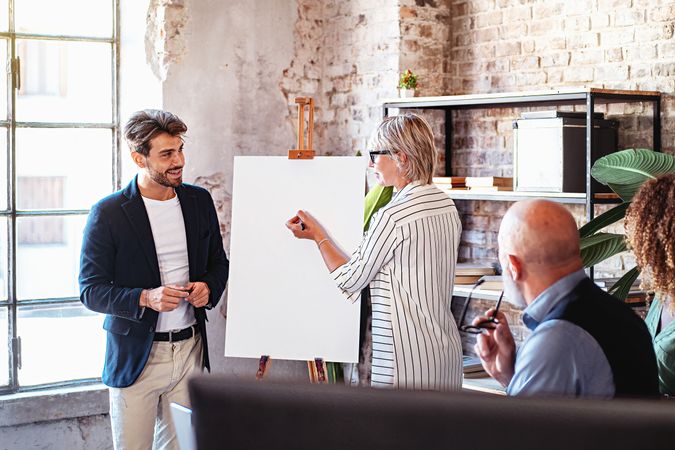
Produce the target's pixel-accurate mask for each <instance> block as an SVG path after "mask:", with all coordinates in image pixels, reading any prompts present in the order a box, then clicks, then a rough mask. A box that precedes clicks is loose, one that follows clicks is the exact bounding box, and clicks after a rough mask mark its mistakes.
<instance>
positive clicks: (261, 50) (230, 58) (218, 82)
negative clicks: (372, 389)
mask: <svg viewBox="0 0 675 450" xmlns="http://www.w3.org/2000/svg"><path fill="white" fill-rule="evenodd" d="M223 5H224V3H223V2H222V1H219V0H187V1H185V2H184V13H185V14H187V16H188V21H187V22H186V24H185V27H184V28H183V30H182V31H181V37H178V36H177V37H176V38H178V39H184V43H183V44H184V48H185V52H184V53H183V55H181V56H180V58H179V60H177V61H174V62H171V63H170V66H169V69H168V72H167V77H166V81H165V82H164V86H163V98H164V108H165V109H167V110H169V111H172V112H174V113H176V114H178V115H179V116H180V117H181V118H182V119H183V120H184V121H185V122H186V123H187V125H188V133H187V139H186V158H187V163H186V168H185V180H186V181H187V182H195V181H196V182H197V183H198V184H202V185H207V186H208V187H209V188H210V190H211V193H212V195H213V196H214V199H215V201H216V203H217V204H218V203H220V206H221V208H222V214H221V215H220V219H221V222H223V223H227V222H229V214H230V208H229V204H228V203H229V198H230V195H231V186H232V164H233V158H234V156H235V155H284V154H286V152H287V151H288V149H290V148H292V147H293V144H294V141H295V135H294V132H293V128H292V125H291V122H289V121H288V120H287V116H288V114H289V109H288V106H287V100H286V98H285V97H284V95H283V93H282V91H281V89H280V87H279V84H280V80H281V77H282V72H283V70H284V69H285V68H286V67H288V65H289V64H290V60H291V58H292V57H293V26H294V24H295V21H296V17H297V12H296V9H297V5H296V2H295V1H271V0H231V1H228V2H227V7H223ZM291 101H292V99H291ZM262 189H264V186H261V194H264V192H262ZM221 208H219V209H221ZM224 216H228V217H224ZM226 228H227V229H228V231H229V227H226ZM226 244H227V237H226ZM227 247H229V245H226V248H227ZM224 312H225V301H222V302H221V304H220V305H218V307H216V308H215V309H214V310H213V311H211V312H210V313H209V347H210V355H211V364H212V370H213V372H216V373H218V372H221V373H222V372H226V373H229V374H233V375H238V376H242V377H251V378H253V377H254V376H255V371H256V369H257V361H254V360H249V359H239V358H236V359H227V360H226V359H225V358H224V356H223V354H224V342H225V319H224ZM269 377H270V378H272V379H274V378H277V379H278V378H286V379H288V378H290V379H298V378H301V379H306V378H307V366H306V364H305V363H300V362H284V361H275V362H273V364H272V368H271V370H270V372H269Z"/></svg>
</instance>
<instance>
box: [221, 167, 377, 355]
mask: <svg viewBox="0 0 675 450" xmlns="http://www.w3.org/2000/svg"><path fill="white" fill-rule="evenodd" d="M366 161H367V160H366V158H362V157H317V158H314V159H312V160H289V159H288V158H285V157H274V156H238V157H235V159H234V179H233V189H232V230H231V239H230V277H229V285H228V300H227V325H226V331H225V356H235V357H248V358H259V357H260V356H261V355H269V356H270V357H271V358H272V359H289V360H301V361H306V360H311V359H314V358H317V357H320V358H323V359H324V360H326V361H336V362H357V361H358V351H359V349H358V342H359V313H360V305H359V302H358V301H357V302H355V303H350V302H349V301H348V300H347V299H346V297H345V296H344V295H343V294H342V293H341V292H340V290H339V289H338V288H337V286H336V284H335V282H334V281H333V279H332V277H331V275H330V273H329V272H328V269H327V268H326V265H325V264H324V262H323V259H322V258H321V254H320V252H319V250H318V249H317V247H316V243H315V242H313V241H310V240H306V239H297V238H295V236H293V234H292V233H291V231H290V230H288V229H287V228H286V226H285V223H286V221H287V220H288V219H290V218H291V217H293V216H294V215H295V214H296V212H297V211H298V210H305V211H307V212H309V213H310V214H312V215H313V216H314V217H315V218H316V219H317V220H318V221H319V222H320V223H321V224H322V225H323V226H324V227H325V228H326V229H327V230H328V232H329V233H330V235H331V236H332V237H333V239H334V240H335V241H336V242H337V243H338V244H339V245H340V246H341V247H342V249H343V250H344V251H345V252H346V253H347V254H351V253H352V252H353V251H354V250H355V249H356V247H357V246H358V245H359V243H360V241H361V239H362V237H363V232H362V230H363V198H364V186H365V169H366Z"/></svg>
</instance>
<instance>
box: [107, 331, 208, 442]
mask: <svg viewBox="0 0 675 450" xmlns="http://www.w3.org/2000/svg"><path fill="white" fill-rule="evenodd" d="M201 371H202V340H201V336H200V335H196V336H195V337H193V338H190V339H185V340H184V341H180V342H153V343H152V350H151V351H150V356H149V358H148V362H147V363H146V365H145V368H144V369H143V371H142V372H141V375H140V376H139V377H138V379H137V380H136V381H135V382H134V384H132V385H131V386H128V387H125V388H110V421H111V425H112V434H113V444H114V446H115V449H116V450H150V449H155V450H159V449H162V450H169V449H171V450H173V449H176V450H178V439H177V438H176V430H175V429H174V426H173V421H172V419H171V408H170V404H171V402H176V403H179V404H181V405H183V406H188V407H189V406H190V397H189V395H188V389H187V382H188V379H189V378H190V376H191V375H195V374H199V373H201ZM153 443H154V445H153Z"/></svg>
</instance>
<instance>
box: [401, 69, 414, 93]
mask: <svg viewBox="0 0 675 450" xmlns="http://www.w3.org/2000/svg"><path fill="white" fill-rule="evenodd" d="M416 87H417V75H415V74H414V73H413V71H412V70H410V69H408V70H406V71H405V72H403V73H402V74H401V77H400V78H399V80H398V92H399V96H400V97H401V98H408V97H414V96H415V88H416Z"/></svg>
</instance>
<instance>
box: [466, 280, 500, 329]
mask: <svg viewBox="0 0 675 450" xmlns="http://www.w3.org/2000/svg"><path fill="white" fill-rule="evenodd" d="M484 282H485V280H484V279H482V278H481V279H480V280H478V281H476V284H474V285H473V287H472V288H471V291H469V295H468V296H467V297H466V303H464V308H462V316H461V318H460V319H459V330H460V331H464V332H465V333H470V334H481V333H482V332H483V330H494V329H495V328H497V325H498V324H499V321H498V320H497V312H499V306H500V305H501V304H502V298H503V297H504V291H502V293H501V294H499V300H497V305H496V306H495V310H494V312H493V313H492V315H491V316H490V317H488V318H487V319H484V320H483V321H482V322H479V323H478V325H464V320H465V319H466V312H467V311H468V309H469V303H470V302H471V296H472V295H473V291H475V290H476V288H477V287H478V286H480V285H481V284H483V283H484Z"/></svg>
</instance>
